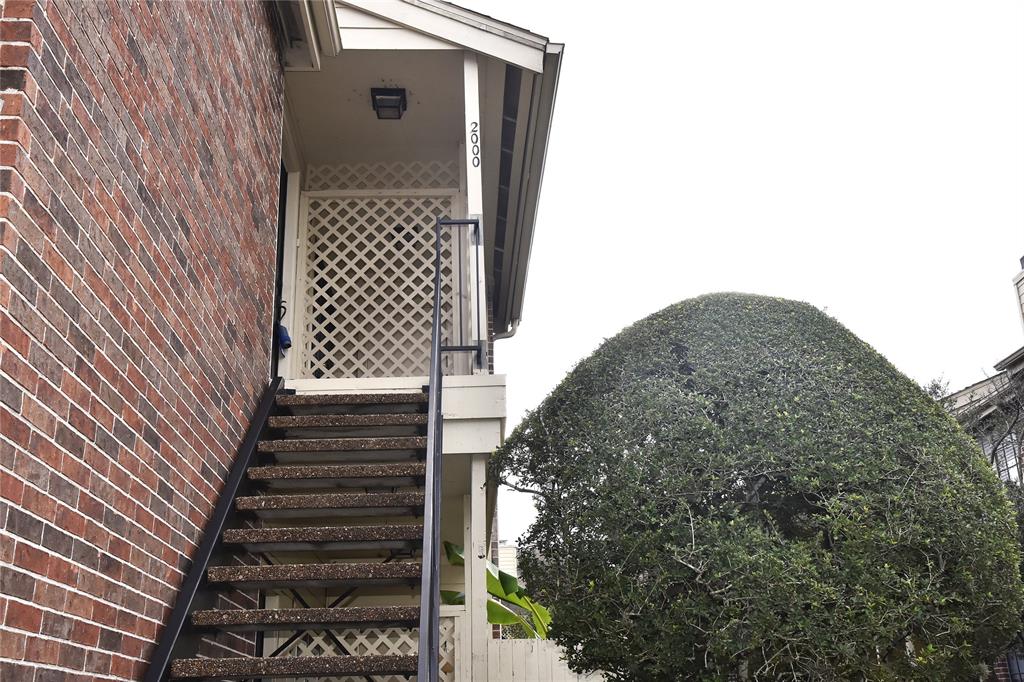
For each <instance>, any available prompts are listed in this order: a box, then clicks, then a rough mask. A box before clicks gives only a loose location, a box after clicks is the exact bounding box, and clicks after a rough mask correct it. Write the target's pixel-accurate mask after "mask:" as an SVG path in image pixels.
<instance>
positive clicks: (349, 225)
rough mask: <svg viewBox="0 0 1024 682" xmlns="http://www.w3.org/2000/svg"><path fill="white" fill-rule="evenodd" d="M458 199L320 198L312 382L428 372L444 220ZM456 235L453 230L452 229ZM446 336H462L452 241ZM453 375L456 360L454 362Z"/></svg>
mask: <svg viewBox="0 0 1024 682" xmlns="http://www.w3.org/2000/svg"><path fill="white" fill-rule="evenodd" d="M453 202H454V197H453V196H451V195H437V196H379V197H324V198H321V197H312V198H310V199H309V207H308V217H307V221H306V237H305V259H304V262H303V263H302V268H303V276H302V290H303V292H304V294H305V295H304V299H305V300H304V309H303V321H304V324H303V334H302V364H301V373H302V377H303V378H348V377H355V378H360V377H398V376H424V375H426V374H427V370H428V365H429V360H430V327H431V316H432V305H433V275H434V223H435V219H436V217H437V216H450V215H453V209H454V206H453ZM445 234H446V235H450V234H451V233H450V232H447V231H446V232H445ZM442 258H443V269H442V300H443V304H442V319H443V320H444V324H443V329H442V332H443V339H444V342H445V343H448V342H449V340H450V339H451V336H452V328H453V325H452V309H453V273H452V247H451V244H450V243H449V241H448V240H446V242H445V245H444V249H443V254H442ZM446 362H447V363H448V367H446V370H447V371H448V372H449V373H450V372H451V371H452V367H451V363H452V360H451V359H449V358H446Z"/></svg>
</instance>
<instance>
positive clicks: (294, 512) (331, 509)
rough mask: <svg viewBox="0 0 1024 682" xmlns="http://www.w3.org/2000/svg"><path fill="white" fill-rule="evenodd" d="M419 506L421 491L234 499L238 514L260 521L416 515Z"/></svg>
mask: <svg viewBox="0 0 1024 682" xmlns="http://www.w3.org/2000/svg"><path fill="white" fill-rule="evenodd" d="M422 507H423V493H421V492H405V493H316V494H299V495H252V496H247V497H239V498H237V499H235V508H236V509H238V511H247V512H254V513H256V514H257V515H259V516H260V517H262V518H297V517H308V516H317V517H323V516H368V515H373V516H380V515H388V516H393V515H395V514H412V513H416V512H417V511H418V510H419V509H421V508H422ZM311 512H312V513H311Z"/></svg>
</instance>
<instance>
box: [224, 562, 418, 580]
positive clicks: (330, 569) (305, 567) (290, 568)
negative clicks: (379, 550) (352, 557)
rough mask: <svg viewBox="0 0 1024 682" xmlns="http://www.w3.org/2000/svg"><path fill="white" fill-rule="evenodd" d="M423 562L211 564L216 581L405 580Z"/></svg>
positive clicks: (416, 573)
mask: <svg viewBox="0 0 1024 682" xmlns="http://www.w3.org/2000/svg"><path fill="white" fill-rule="evenodd" d="M421 570H422V569H421V566H420V563H419V562H397V561H396V562H390V563H381V562H359V563H347V564H276V565H272V566H271V565H264V566H210V567H209V568H208V569H207V571H206V575H207V578H208V579H209V581H210V582H212V583H236V582H237V583H243V582H245V583H251V582H295V581H344V580H403V579H411V578H419V577H420V573H421Z"/></svg>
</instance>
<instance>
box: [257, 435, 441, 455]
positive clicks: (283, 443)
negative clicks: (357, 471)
mask: <svg viewBox="0 0 1024 682" xmlns="http://www.w3.org/2000/svg"><path fill="white" fill-rule="evenodd" d="M425 447H427V439H426V437H425V436H382V437H379V438H287V439H279V440H261V441H260V443H259V450H260V452H319V451H331V450H334V451H350V450H419V449H422V448H425Z"/></svg>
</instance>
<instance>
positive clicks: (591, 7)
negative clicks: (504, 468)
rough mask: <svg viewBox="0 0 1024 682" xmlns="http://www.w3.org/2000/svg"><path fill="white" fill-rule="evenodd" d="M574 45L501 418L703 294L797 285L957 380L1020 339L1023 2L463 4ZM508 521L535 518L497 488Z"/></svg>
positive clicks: (877, 340)
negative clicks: (657, 315)
mask: <svg viewBox="0 0 1024 682" xmlns="http://www.w3.org/2000/svg"><path fill="white" fill-rule="evenodd" d="M460 4H464V5H466V6H468V7H471V8H472V9H475V10H477V11H481V12H484V13H485V14H489V15H491V16H494V17H497V18H500V19H502V20H505V21H508V22H511V23H514V24H517V25H519V26H523V27H525V28H528V29H530V30H533V31H535V32H537V33H540V34H542V35H547V36H549V37H550V38H551V39H552V40H555V41H557V42H564V43H566V52H565V58H564V67H563V72H562V77H561V83H560V87H559V93H558V100H557V104H556V107H555V109H556V113H555V124H554V127H553V132H552V137H551V143H550V148H549V154H548V159H547V171H546V174H545V178H544V188H543V193H542V194H543V196H542V199H541V207H540V216H539V219H538V223H537V233H536V239H535V242H534V247H533V255H532V263H531V267H530V276H529V284H528V287H527V294H526V307H525V311H524V315H523V323H522V325H521V326H520V329H519V332H518V334H517V335H516V336H515V337H514V338H513V339H510V340H508V341H502V342H500V343H499V344H498V346H497V348H496V359H497V371H498V372H501V373H506V374H508V398H509V429H511V428H512V427H513V426H514V425H515V424H516V423H517V422H518V420H519V419H520V417H521V415H522V413H523V411H524V410H526V409H529V408H532V407H534V406H536V405H537V404H538V403H539V402H540V401H541V400H542V399H543V397H544V396H545V395H547V393H548V392H549V391H550V390H551V388H553V387H554V386H555V385H556V384H557V383H558V382H559V381H560V380H561V379H562V377H563V376H564V375H565V373H566V371H568V370H569V369H570V368H571V367H572V365H573V364H574V363H575V362H577V361H578V360H580V359H582V358H584V357H586V356H587V355H589V354H590V353H591V352H592V351H593V350H594V348H595V347H596V346H597V345H598V344H599V343H600V342H601V340H602V339H604V338H607V337H609V336H612V335H614V334H615V333H616V332H618V331H619V330H620V329H622V327H624V326H625V325H627V324H629V323H630V322H632V321H634V320H637V319H639V318H641V317H644V316H645V315H647V314H649V313H651V312H654V311H656V310H658V309H660V308H662V307H664V306H666V305H668V304H670V303H673V302H675V301H679V300H682V299H685V298H689V297H691V296H696V295H698V294H702V293H706V292H711V291H723V290H731V291H745V292H754V293H761V294H771V295H776V296H784V297H788V298H794V299H800V300H805V301H809V302H810V303H813V304H814V305H816V306H818V307H819V308H823V309H825V310H827V312H828V313H830V314H831V315H833V316H835V317H836V318H838V319H839V320H840V321H841V322H842V323H843V324H845V325H846V326H847V327H849V328H850V329H851V330H852V331H853V332H855V333H856V334H858V335H859V336H860V337H861V338H863V339H865V340H866V341H868V342H869V343H871V344H872V345H873V346H874V347H875V348H876V349H878V350H879V351H880V352H881V353H882V354H883V355H885V356H886V357H888V358H889V359H890V360H891V361H892V362H893V363H895V365H896V366H897V367H899V368H900V369H902V370H903V371H904V372H905V373H907V374H908V375H909V376H911V377H912V378H914V379H916V380H918V381H926V380H928V379H931V378H933V377H937V376H939V375H944V376H945V377H946V378H947V379H949V381H950V386H951V388H957V387H960V386H962V385H966V384H968V383H970V382H972V381H975V380H977V379H979V378H981V377H982V376H983V375H984V373H985V372H991V366H992V365H993V364H994V363H995V362H996V361H998V360H1000V359H1001V358H1003V357H1005V356H1006V355H1009V354H1010V353H1011V352H1012V351H1013V350H1015V349H1017V348H1019V347H1020V346H1021V344H1022V343H1024V333H1022V326H1021V320H1020V317H1019V314H1018V312H1017V309H1016V307H1015V298H1014V293H1013V289H1012V281H1011V280H1012V278H1013V276H1014V275H1015V274H1016V273H1017V272H1018V271H1019V270H1020V264H1019V259H1020V257H1021V256H1024V3H1021V2H1018V1H1004V2H999V1H988V0H986V1H985V2H969V1H967V0H963V1H961V2H942V1H936V0H924V1H920V2H912V1H909V0H898V1H897V0H882V1H878V0H875V1H867V2H864V1H862V2H842V3H840V2H834V1H830V0H809V1H805V2H793V1H789V0H773V1H772V2H764V1H763V0H753V1H747V2H740V1H731V0H715V1H713V2H712V1H703V2H694V1H691V0H684V1H679V2H648V3H643V2H630V3H599V2H589V3H583V2H568V1H565V2H552V1H551V0H515V1H514V2H512V1H505V2H502V1H499V0H461V3H460ZM499 510H500V511H499V514H500V517H499V537H501V538H502V539H515V538H516V537H518V535H519V534H520V533H521V532H522V531H524V530H525V529H526V527H527V525H528V524H529V522H530V521H531V520H532V517H533V508H532V504H531V503H530V501H529V499H528V497H527V496H523V495H516V494H514V493H511V492H509V491H502V493H501V496H500V501H499Z"/></svg>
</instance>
